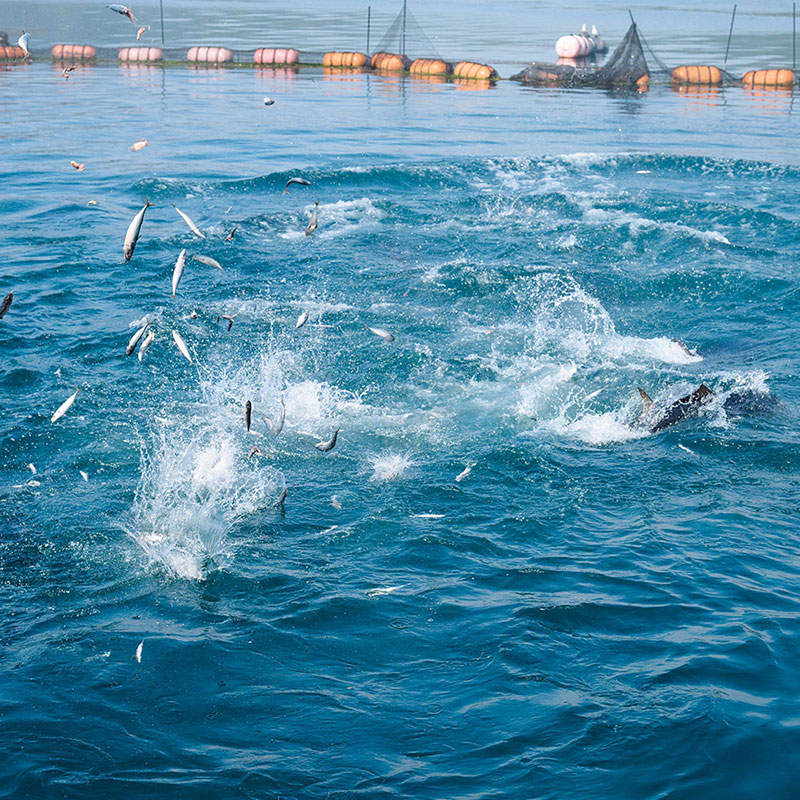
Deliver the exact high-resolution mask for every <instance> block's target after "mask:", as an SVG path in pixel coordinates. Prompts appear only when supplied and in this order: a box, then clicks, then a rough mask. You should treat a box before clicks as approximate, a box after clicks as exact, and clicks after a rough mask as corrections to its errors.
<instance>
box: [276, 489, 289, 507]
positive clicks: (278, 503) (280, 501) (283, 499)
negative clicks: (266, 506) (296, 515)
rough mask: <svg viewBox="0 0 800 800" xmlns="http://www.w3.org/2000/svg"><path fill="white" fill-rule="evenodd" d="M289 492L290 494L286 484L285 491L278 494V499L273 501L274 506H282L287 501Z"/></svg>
mask: <svg viewBox="0 0 800 800" xmlns="http://www.w3.org/2000/svg"><path fill="white" fill-rule="evenodd" d="M287 494H289V490H288V489H287V488H286V487H285V486H284V487H283V491H282V492H281V493H280V495H279V496H278V499H277V500H276V501H275V502H274V503H273V508H280V507H281V506H282V505H283V504H284V503H285V502H286V495H287Z"/></svg>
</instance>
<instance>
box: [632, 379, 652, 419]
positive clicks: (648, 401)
mask: <svg viewBox="0 0 800 800" xmlns="http://www.w3.org/2000/svg"><path fill="white" fill-rule="evenodd" d="M636 389H637V391H638V392H639V397H641V398H642V403H644V411H643V412H642V415H643V416H644V414H647V413H648V412H649V411H650V409H651V408H652V407H653V398H652V397H650V395H649V394H647V392H646V391H645V390H644V389H642V388H640V387H638V386H637V387H636Z"/></svg>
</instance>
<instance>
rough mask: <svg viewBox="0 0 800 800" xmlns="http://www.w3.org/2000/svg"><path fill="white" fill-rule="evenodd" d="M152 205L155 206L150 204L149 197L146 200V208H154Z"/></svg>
mask: <svg viewBox="0 0 800 800" xmlns="http://www.w3.org/2000/svg"><path fill="white" fill-rule="evenodd" d="M152 205H153V204H152V203H151V202H150V198H149V197H147V198H145V201H144V207H145V208H150V206H152Z"/></svg>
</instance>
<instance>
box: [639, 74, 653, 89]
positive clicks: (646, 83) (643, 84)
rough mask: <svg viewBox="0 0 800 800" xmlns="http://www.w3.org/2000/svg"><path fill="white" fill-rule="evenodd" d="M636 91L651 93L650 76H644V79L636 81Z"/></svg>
mask: <svg viewBox="0 0 800 800" xmlns="http://www.w3.org/2000/svg"><path fill="white" fill-rule="evenodd" d="M636 91H637V92H649V91H650V75H648V74H645V75H642V77H641V78H639V80H637V81H636Z"/></svg>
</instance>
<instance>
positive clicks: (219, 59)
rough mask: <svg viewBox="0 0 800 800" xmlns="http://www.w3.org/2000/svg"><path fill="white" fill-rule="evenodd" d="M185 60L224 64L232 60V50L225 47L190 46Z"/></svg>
mask: <svg viewBox="0 0 800 800" xmlns="http://www.w3.org/2000/svg"><path fill="white" fill-rule="evenodd" d="M186 60H187V61H193V62H198V63H203V64H225V63H227V62H229V61H233V52H232V51H231V50H228V48H227V47H190V48H189V52H188V53H187V54H186Z"/></svg>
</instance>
